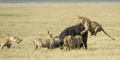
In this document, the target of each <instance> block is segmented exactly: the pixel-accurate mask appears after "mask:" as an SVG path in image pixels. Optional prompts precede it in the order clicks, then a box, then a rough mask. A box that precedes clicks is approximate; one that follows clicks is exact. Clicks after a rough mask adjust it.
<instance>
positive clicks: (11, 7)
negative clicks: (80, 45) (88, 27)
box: [0, 3, 120, 60]
mask: <svg viewBox="0 0 120 60" xmlns="http://www.w3.org/2000/svg"><path fill="white" fill-rule="evenodd" d="M78 16H85V17H88V18H89V19H90V20H93V21H97V22H99V23H100V24H101V25H102V26H103V28H104V29H105V31H106V32H107V33H108V34H109V35H111V36H112V37H114V38H115V39H116V40H115V41H113V40H112V39H110V38H109V37H107V36H106V35H105V34H104V33H103V32H100V33H98V34H97V36H90V33H89V37H88V50H84V49H80V50H72V51H66V50H60V49H59V48H57V49H53V50H48V49H47V48H42V49H40V50H36V51H34V48H35V47H34V46H33V44H31V45H28V44H27V43H28V42H29V41H32V40H33V38H35V37H41V38H49V35H48V34H47V31H50V33H52V34H53V35H54V36H55V35H59V34H60V33H61V31H63V30H64V29H65V28H66V27H69V26H72V25H75V24H76V21H77V18H78ZM119 26H120V3H50V4H49V3H13V4H12V3H7V4H6V3H1V4H0V35H1V36H18V37H20V38H22V39H23V41H22V43H20V44H19V45H18V44H13V45H12V47H11V48H10V49H9V50H8V49H7V48H6V47H4V49H3V50H1V51H0V60H5V59H9V60H27V59H28V60H120V40H119V39H120V28H119Z"/></svg>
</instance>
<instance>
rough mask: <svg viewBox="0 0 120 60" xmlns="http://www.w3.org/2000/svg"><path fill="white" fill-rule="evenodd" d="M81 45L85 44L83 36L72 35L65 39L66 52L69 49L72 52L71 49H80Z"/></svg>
mask: <svg viewBox="0 0 120 60" xmlns="http://www.w3.org/2000/svg"><path fill="white" fill-rule="evenodd" d="M81 44H83V40H82V36H80V35H76V36H74V37H73V36H71V35H68V36H66V37H65V39H64V44H63V47H64V46H65V47H66V50H67V49H69V51H70V49H75V48H76V47H77V48H78V49H79V48H80V45H81ZM83 45H84V44H83ZM83 47H84V46H83Z"/></svg>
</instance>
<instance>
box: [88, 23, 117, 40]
mask: <svg viewBox="0 0 120 60" xmlns="http://www.w3.org/2000/svg"><path fill="white" fill-rule="evenodd" d="M89 31H90V32H91V36H92V35H94V36H96V34H97V32H100V31H103V32H104V33H105V34H106V35H107V36H108V37H110V38H111V39H113V40H115V39H114V38H112V37H111V36H110V35H108V34H107V33H106V32H105V31H104V29H103V28H102V26H101V25H100V24H99V23H97V22H95V21H91V23H90V29H89Z"/></svg>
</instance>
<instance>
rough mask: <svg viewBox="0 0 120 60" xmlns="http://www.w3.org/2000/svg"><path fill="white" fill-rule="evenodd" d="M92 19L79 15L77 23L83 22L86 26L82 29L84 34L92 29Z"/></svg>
mask: <svg viewBox="0 0 120 60" xmlns="http://www.w3.org/2000/svg"><path fill="white" fill-rule="evenodd" d="M90 23H91V21H90V19H88V18H86V17H81V16H79V17H78V20H77V24H83V26H84V27H85V30H83V31H81V33H80V34H81V35H83V34H84V33H85V32H87V31H89V29H90Z"/></svg>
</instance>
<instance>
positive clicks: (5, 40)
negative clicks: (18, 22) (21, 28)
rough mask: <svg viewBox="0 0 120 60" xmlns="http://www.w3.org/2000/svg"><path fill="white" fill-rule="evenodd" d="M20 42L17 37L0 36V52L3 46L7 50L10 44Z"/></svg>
mask: <svg viewBox="0 0 120 60" xmlns="http://www.w3.org/2000/svg"><path fill="white" fill-rule="evenodd" d="M20 42H22V39H20V38H18V37H10V36H0V49H1V50H2V49H3V48H4V46H7V48H8V49H9V48H10V47H11V45H12V43H17V44H19V43H20Z"/></svg>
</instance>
